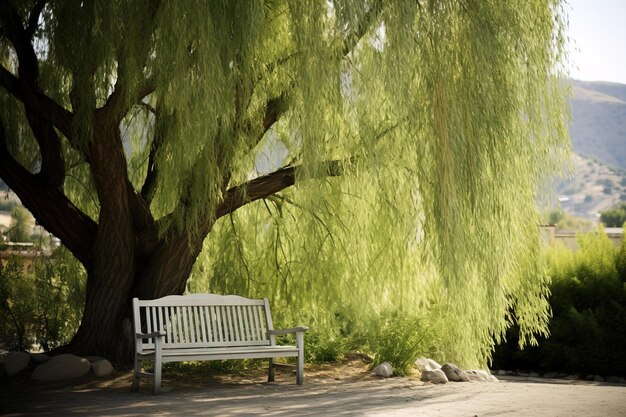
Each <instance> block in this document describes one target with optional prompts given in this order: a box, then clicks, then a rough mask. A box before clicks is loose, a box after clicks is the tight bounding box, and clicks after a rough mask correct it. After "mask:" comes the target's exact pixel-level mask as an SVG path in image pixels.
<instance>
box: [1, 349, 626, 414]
mask: <svg viewBox="0 0 626 417" xmlns="http://www.w3.org/2000/svg"><path fill="white" fill-rule="evenodd" d="M265 378H266V377H265V375H264V373H263V371H262V370H258V371H253V372H250V373H249V374H247V375H244V376H242V375H221V376H199V375H192V376H188V377H185V376H180V375H168V373H167V372H166V373H164V376H163V387H164V388H163V392H162V394H161V395H159V396H156V397H155V396H153V395H151V388H150V381H149V380H146V382H145V383H143V384H142V386H141V388H140V392H138V393H131V392H130V380H131V379H130V372H129V371H124V372H122V371H116V372H114V373H113V374H112V375H110V376H109V377H106V378H102V379H96V378H94V377H93V376H91V377H87V376H86V377H83V378H80V379H77V380H73V381H71V382H65V383H58V382H56V383H42V382H32V381H30V380H29V379H28V378H27V376H22V377H18V378H15V379H13V380H12V381H9V382H5V383H3V384H2V385H1V386H0V415H6V416H26V415H40V416H67V415H70V416H71V415H82V416H143V415H155V416H257V415H260V416H293V415H301V416H574V415H584V416H626V386H624V385H618V384H607V383H595V382H586V381H585V382H584V381H571V380H547V379H533V380H529V379H522V378H517V379H514V378H509V379H507V380H501V381H500V382H491V383H488V382H472V383H452V382H451V383H448V384H445V385H433V384H429V383H424V382H421V381H420V380H419V379H417V378H413V377H399V378H389V379H380V378H377V377H374V376H371V375H370V374H369V372H368V368H367V364H365V363H363V362H362V361H359V360H353V361H347V362H344V363H341V364H326V365H321V366H315V367H313V366H310V367H307V368H306V370H305V385H303V386H298V385H295V376H294V375H293V374H292V372H291V371H289V370H283V371H278V372H277V377H276V382H274V383H267V382H265Z"/></svg>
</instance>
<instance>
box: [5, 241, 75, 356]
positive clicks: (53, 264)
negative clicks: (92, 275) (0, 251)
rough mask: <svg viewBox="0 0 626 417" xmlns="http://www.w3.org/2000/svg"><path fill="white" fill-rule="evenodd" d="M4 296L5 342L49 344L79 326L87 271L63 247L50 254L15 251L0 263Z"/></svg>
mask: <svg viewBox="0 0 626 417" xmlns="http://www.w3.org/2000/svg"><path fill="white" fill-rule="evenodd" d="M26 262H28V264H26V267H25V263H26ZM31 263H32V264H31ZM28 265H30V266H28ZM0 296H1V297H2V304H1V305H0V347H1V348H4V349H10V350H30V349H32V347H33V345H34V344H38V345H39V346H41V348H43V349H44V350H50V349H53V348H55V347H58V346H60V345H62V344H65V343H67V342H69V341H70V339H71V337H72V336H73V335H74V333H75V332H76V329H77V328H78V325H79V323H80V318H81V315H82V308H83V303H84V297H85V273H84V270H83V269H82V267H80V265H79V264H78V262H77V261H76V260H75V259H74V258H73V257H72V256H71V254H70V253H69V252H68V251H67V250H66V249H64V248H59V249H57V251H55V253H54V254H53V255H52V256H50V257H37V258H29V259H27V258H20V257H12V258H10V259H9V260H8V262H6V264H3V265H1V266H0Z"/></svg>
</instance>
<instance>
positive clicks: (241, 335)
mask: <svg viewBox="0 0 626 417" xmlns="http://www.w3.org/2000/svg"><path fill="white" fill-rule="evenodd" d="M235 310H236V311H237V321H236V322H235V325H236V326H237V327H238V328H239V340H248V338H247V337H246V326H245V325H244V320H243V313H242V311H241V306H237V307H235Z"/></svg>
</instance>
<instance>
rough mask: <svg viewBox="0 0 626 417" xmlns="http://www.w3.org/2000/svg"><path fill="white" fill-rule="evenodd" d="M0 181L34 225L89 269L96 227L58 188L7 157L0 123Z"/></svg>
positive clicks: (0, 122) (7, 152) (9, 156)
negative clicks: (16, 199)
mask: <svg viewBox="0 0 626 417" xmlns="http://www.w3.org/2000/svg"><path fill="white" fill-rule="evenodd" d="M0 178H2V179H3V180H4V182H5V183H6V184H7V185H8V186H9V187H10V188H11V189H12V190H13V191H14V192H15V193H16V194H17V195H18V196H19V198H20V200H21V201H22V204H24V206H25V207H26V208H27V209H28V210H30V212H31V213H32V214H33V216H35V219H37V222H38V223H39V224H40V225H42V226H43V227H44V228H45V229H46V230H48V231H49V232H50V233H52V234H53V235H55V236H56V237H58V238H59V239H61V242H63V244H64V245H65V246H66V247H67V248H68V249H69V250H70V251H71V252H72V253H73V254H74V256H76V258H77V259H78V260H79V261H80V262H81V263H82V264H83V265H85V267H86V268H89V267H90V265H91V264H92V258H91V247H92V245H93V241H94V236H95V235H96V231H97V228H98V226H97V224H96V223H95V222H94V221H93V220H91V219H90V218H89V217H88V216H87V215H85V214H84V213H83V212H81V211H80V210H79V209H78V208H77V207H76V206H75V205H74V204H73V203H72V202H71V201H70V200H69V199H68V198H67V197H66V196H65V194H63V192H62V191H61V189H60V188H58V187H50V186H49V185H48V184H47V181H42V178H41V176H39V175H34V174H31V173H30V172H28V171H27V170H26V169H25V168H24V167H23V166H22V165H20V164H19V163H18V162H17V161H16V160H15V159H14V158H13V157H12V156H11V155H10V154H9V151H8V149H7V143H6V138H5V132H4V127H3V125H2V121H1V120H0Z"/></svg>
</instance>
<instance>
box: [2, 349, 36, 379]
mask: <svg viewBox="0 0 626 417" xmlns="http://www.w3.org/2000/svg"><path fill="white" fill-rule="evenodd" d="M29 362H30V355H29V354H28V353H26V352H9V354H8V355H7V357H6V360H5V362H4V370H5V371H6V373H7V375H9V376H11V375H16V374H18V373H19V372H21V371H23V370H24V369H26V367H27V366H28V363H29Z"/></svg>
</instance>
